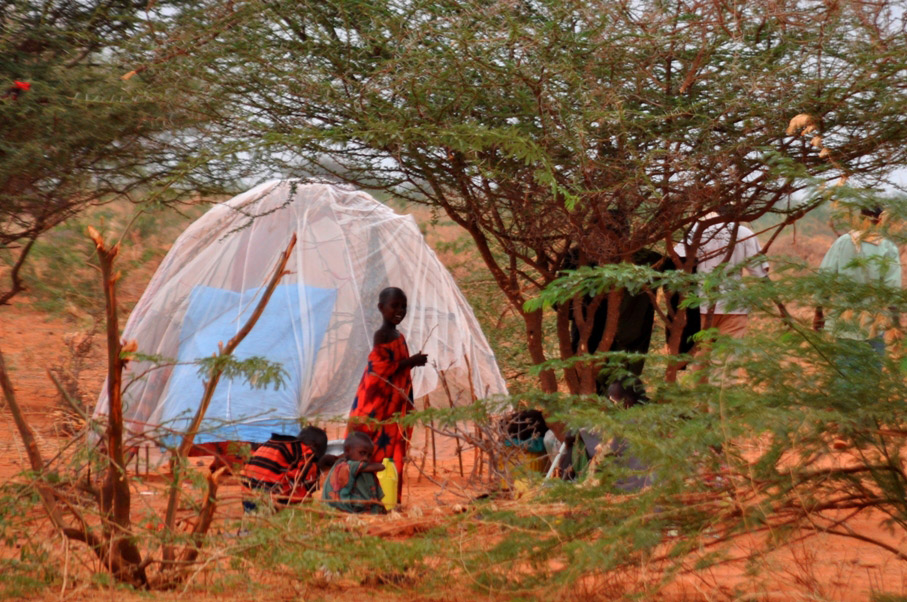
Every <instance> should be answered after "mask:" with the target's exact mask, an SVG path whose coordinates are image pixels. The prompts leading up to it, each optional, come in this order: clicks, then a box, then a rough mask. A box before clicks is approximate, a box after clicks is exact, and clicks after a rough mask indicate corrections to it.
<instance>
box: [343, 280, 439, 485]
mask: <svg viewBox="0 0 907 602" xmlns="http://www.w3.org/2000/svg"><path fill="white" fill-rule="evenodd" d="M378 311H380V312H381V317H382V319H383V323H382V324H381V328H379V329H378V330H377V331H375V337H374V346H373V347H372V350H371V352H370V353H369V354H368V365H367V366H366V367H365V373H364V374H363V375H362V380H361V381H359V388H358V389H357V390H356V397H355V398H354V399H353V407H352V409H351V410H350V422H349V425H348V427H347V434H349V433H351V432H354V431H358V432H361V433H365V434H366V435H368V437H369V438H370V439H371V440H372V442H373V443H374V446H375V447H374V452H373V453H372V457H371V461H372V462H375V463H380V462H381V461H382V460H383V459H384V458H390V459H391V460H393V462H394V467H395V468H396V469H397V473H398V479H397V499H398V500H400V499H401V496H402V493H403V459H404V458H405V457H406V442H407V440H408V439H409V436H410V434H411V431H412V429H407V428H405V427H403V426H402V425H400V424H398V423H397V422H393V420H394V419H395V418H402V417H403V416H406V414H407V413H408V412H409V411H410V410H412V409H413V407H414V406H413V379H412V376H411V374H410V371H411V370H412V369H413V368H416V367H419V366H424V365H425V364H426V362H427V361H428V356H427V355H425V354H424V353H421V352H420V353H416V354H415V355H410V354H409V348H408V347H407V346H406V339H405V338H404V337H403V334H402V333H401V332H399V331H398V330H397V325H398V324H400V322H402V321H403V318H405V317H406V294H405V293H404V292H403V291H402V290H400V289H399V288H396V287H388V288H386V289H384V290H382V291H381V293H380V294H379V295H378Z"/></svg>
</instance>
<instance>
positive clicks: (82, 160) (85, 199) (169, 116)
mask: <svg viewBox="0 0 907 602" xmlns="http://www.w3.org/2000/svg"><path fill="white" fill-rule="evenodd" d="M193 5H194V3H186V2H182V1H180V0H172V1H171V0H166V1H164V2H157V3H151V6H149V4H148V3H147V2H144V1H136V0H92V1H90V2H81V1H74V0H44V1H35V0H13V1H12V2H5V3H3V5H2V6H0V95H2V98H0V250H2V251H7V252H8V257H9V261H10V263H11V265H12V266H13V267H12V270H11V283H10V287H9V288H8V289H7V290H6V292H5V293H3V294H0V303H3V302H5V301H7V300H8V299H9V298H10V297H12V296H13V295H15V294H16V293H17V292H19V291H20V290H21V289H22V288H23V286H24V285H23V283H22V281H21V278H20V276H19V269H20V268H21V266H22V262H23V261H24V260H25V258H26V256H27V255H28V251H29V249H30V248H31V244H32V243H33V242H34V240H35V239H36V238H37V237H39V236H40V235H41V234H42V233H43V232H46V231H47V230H49V229H50V228H52V227H54V226H55V225H57V224H58V223H60V222H62V221H63V220H66V219H67V218H69V217H71V216H73V215H75V214H77V213H79V212H80V211H82V210H83V209H85V208H86V207H87V206H90V205H92V204H98V203H103V202H107V201H110V200H112V199H114V198H122V197H126V198H129V199H130V200H139V199H142V200H145V201H150V200H153V201H155V202H159V203H168V202H172V201H174V200H176V199H180V198H185V197H186V196H187V195H190V194H192V195H196V194H204V193H205V192H210V191H212V190H217V189H219V185H218V179H220V178H222V177H223V176H224V175H225V174H226V171H225V170H222V169H220V168H221V167H223V166H222V165H220V162H219V160H217V159H216V158H214V157H211V156H208V155H206V154H205V153H204V152H203V150H202V152H200V149H199V148H198V146H197V141H198V139H199V137H200V136H201V135H202V132H201V129H200V128H201V127H202V125H203V123H204V121H205V120H206V119H207V117H206V116H205V114H204V112H202V111H200V110H199V107H198V106H197V105H196V103H197V102H198V99H197V98H195V97H193V95H192V94H191V88H190V87H189V86H188V85H187V83H186V82H185V81H184V80H183V79H181V78H179V77H174V78H170V79H167V77H166V76H167V74H166V73H155V74H152V73H150V72H148V71H147V70H146V71H143V72H142V73H141V74H138V75H137V76H136V77H126V78H123V77H121V76H124V75H126V74H127V73H128V72H129V71H130V69H132V68H133V67H132V65H137V64H142V62H143V61H145V60H148V61H152V60H153V59H154V53H155V51H156V50H159V49H158V48H156V47H155V46H154V45H153V44H147V43H144V40H145V37H144V36H145V34H147V33H148V32H150V35H152V36H154V35H163V36H165V37H166V36H167V35H169V32H170V31H171V30H172V28H173V27H175V26H176V25H177V24H185V23H186V22H187V21H189V20H191V19H192V18H193V17H192V15H193V10H194V9H192V8H191V7H192V6H193ZM139 36H141V40H142V42H143V44H144V45H140V44H138V43H137V42H138V41H139ZM17 82H18V83H17ZM3 91H5V94H4V93H3ZM212 109H213V106H212V105H211V103H210V102H208V103H206V110H208V111H210V110H212ZM215 173H217V174H218V175H217V176H216V177H215V176H214V174H215Z"/></svg>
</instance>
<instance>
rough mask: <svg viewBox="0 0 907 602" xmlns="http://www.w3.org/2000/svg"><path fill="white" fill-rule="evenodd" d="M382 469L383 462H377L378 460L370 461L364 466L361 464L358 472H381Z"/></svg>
mask: <svg viewBox="0 0 907 602" xmlns="http://www.w3.org/2000/svg"><path fill="white" fill-rule="evenodd" d="M382 470H384V464H379V463H378V462H370V463H368V464H366V465H365V466H362V467H361V468H360V469H359V472H381V471H382Z"/></svg>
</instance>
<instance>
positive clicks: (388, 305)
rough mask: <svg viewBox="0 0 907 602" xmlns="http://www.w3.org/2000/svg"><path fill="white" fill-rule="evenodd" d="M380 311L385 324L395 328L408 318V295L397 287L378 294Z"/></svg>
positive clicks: (390, 287) (391, 287) (388, 288)
mask: <svg viewBox="0 0 907 602" xmlns="http://www.w3.org/2000/svg"><path fill="white" fill-rule="evenodd" d="M378 311H380V312H381V317H383V318H384V321H385V322H390V323H392V324H394V325H395V326H396V325H397V324H399V323H400V322H402V321H403V318H405V317H406V293H404V292H403V291H402V290H401V289H399V288H397V287H396V286H389V287H387V288H386V289H384V290H382V291H381V292H380V293H379V294H378Z"/></svg>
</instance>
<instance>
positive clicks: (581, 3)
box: [160, 0, 907, 391]
mask: <svg viewBox="0 0 907 602" xmlns="http://www.w3.org/2000/svg"><path fill="white" fill-rule="evenodd" d="M893 4H894V3H890V2H879V3H874V4H873V5H872V6H868V5H866V4H865V3H862V2H811V1H803V0H800V1H787V2H731V3H714V2H706V1H704V0H701V1H700V0H672V1H648V2H630V1H624V2H614V3H601V2H589V1H588V0H568V1H566V2H565V1H561V0H558V1H542V0H524V1H518V2H506V3H505V2H487V1H482V0H462V1H458V2H443V3H438V2H435V1H433V0H414V1H411V2H393V1H389V0H385V1H376V2H368V3H363V2H358V1H354V0H329V1H326V2H323V1H320V0H319V1H318V2H305V1H303V2H297V1H295V0H294V1H292V2H290V1H280V0H268V1H264V0H250V1H248V2H241V3H234V4H233V7H234V10H235V11H236V14H237V15H239V18H238V19H237V20H235V21H232V22H231V25H230V27H222V28H220V29H218V30H217V31H216V39H214V40H213V41H212V42H211V43H210V44H207V45H205V46H204V47H203V48H201V49H200V50H199V51H198V52H196V53H194V54H193V55H192V56H187V57H180V60H175V61H170V62H167V63H164V64H162V65H160V69H161V70H167V69H177V70H188V69H190V68H191V70H192V72H193V73H194V74H195V75H196V77H198V78H199V79H201V80H205V81H206V82H207V86H208V90H209V92H210V93H211V94H213V95H216V96H217V97H218V98H221V99H224V98H226V99H228V102H229V103H231V104H233V105H235V106H236V107H241V109H242V110H241V112H242V113H243V114H244V115H245V117H244V118H243V119H242V121H240V122H237V121H236V120H233V119H227V120H224V121H223V122H222V123H223V126H224V130H223V135H224V140H226V141H231V142H232V141H234V140H235V139H236V137H237V136H242V137H243V139H244V140H245V142H246V144H247V147H248V150H249V152H250V153H254V156H255V158H256V161H257V162H258V163H259V164H261V165H270V166H272V167H273V168H276V169H279V170H281V171H283V172H284V173H287V174H306V173H328V174H332V175H334V176H336V177H338V178H340V179H342V180H344V181H347V182H350V183H353V184H355V185H358V186H363V187H368V188H377V189H382V190H385V191H389V192H392V193H393V194H395V195H398V196H401V197H403V198H405V199H407V200H409V201H411V202H414V203H421V204H425V205H428V206H431V207H433V208H436V209H438V210H441V211H443V212H444V213H445V214H446V215H447V216H449V217H450V218H451V219H452V220H453V221H454V222H456V223H457V224H459V225H460V226H462V227H463V228H464V229H465V230H466V231H468V232H469V234H470V235H471V237H472V238H473V240H474V241H475V244H476V248H477V249H478V252H479V253H480V254H481V256H482V258H483V260H484V262H485V264H486V265H487V267H488V269H489V271H490V272H491V274H492V275H493V277H494V279H495V282H496V283H497V285H498V286H499V287H500V289H501V290H502V291H503V292H504V293H505V294H506V296H507V299H508V300H509V302H510V303H511V304H512V306H513V308H514V309H515V311H516V312H518V313H519V314H520V316H521V317H522V319H523V321H524V324H525V333H526V343H527V346H528V350H529V352H530V354H531V357H532V359H533V361H534V362H537V363H541V362H543V361H544V360H545V359H547V358H548V356H549V354H550V353H551V349H552V348H555V349H557V353H559V354H560V356H561V357H569V356H571V355H572V354H573V353H574V351H573V347H572V345H571V343H572V342H571V334H570V323H569V321H570V318H571V313H572V318H573V319H574V320H575V322H576V323H577V325H578V326H579V332H580V336H579V339H580V340H579V344H578V352H579V353H583V352H586V351H588V337H589V332H590V329H591V323H589V322H590V320H584V319H583V312H581V311H580V305H581V300H580V299H576V300H574V302H573V303H569V304H563V305H561V306H560V307H559V309H558V311H557V316H556V318H555V319H556V321H557V328H556V332H557V344H556V346H553V345H551V343H550V341H547V340H546V336H545V332H546V328H545V323H546V320H549V319H551V314H546V313H544V312H543V311H541V310H532V311H530V310H527V309H526V308H525V302H526V301H527V299H529V298H531V297H533V296H534V295H536V294H537V293H538V292H539V291H541V290H543V289H544V288H545V287H546V286H547V285H548V284H549V283H551V282H552V281H553V280H554V279H555V278H556V277H557V276H558V274H559V273H560V272H561V271H562V269H563V268H564V267H565V265H568V264H571V265H575V264H576V263H579V264H592V263H596V264H609V263H618V262H624V261H633V259H634V254H636V253H637V252H639V251H640V250H641V249H647V248H648V249H656V250H660V252H661V253H662V254H663V255H666V256H672V255H673V251H672V246H673V245H672V243H673V242H674V241H677V240H680V239H682V238H683V235H684V233H685V232H686V231H688V230H689V228H690V226H691V225H692V224H693V223H695V222H697V221H701V220H702V219H703V217H704V216H706V215H708V214H709V213H710V212H711V211H713V210H714V209H716V208H719V207H724V208H725V209H728V208H729V209H730V211H726V212H725V215H726V217H722V218H713V219H711V220H709V219H706V220H705V221H704V223H705V224H706V225H708V224H710V223H717V222H718V221H719V220H726V219H729V218H728V217H727V216H728V215H729V216H730V218H731V219H733V220H738V221H740V220H743V221H745V220H753V219H756V218H758V217H760V216H763V215H765V214H767V213H781V214H783V215H782V216H781V217H782V218H783V219H781V220H779V221H780V223H781V226H779V228H780V227H783V226H784V225H786V224H789V223H790V222H791V221H793V220H795V219H797V217H799V216H802V215H803V214H804V213H806V212H807V211H809V210H810V209H812V208H814V207H815V206H817V205H818V204H819V203H821V202H822V199H823V196H822V195H821V194H817V193H816V192H815V191H814V190H813V191H812V192H809V191H810V186H811V185H812V184H814V183H815V182H816V178H817V179H818V181H820V182H822V181H824V182H830V181H832V180H836V179H840V178H841V177H849V178H854V179H855V180H859V181H860V183H861V184H863V185H872V184H876V183H878V182H879V181H881V180H882V179H884V177H885V175H886V173H887V171H888V170H889V169H890V168H891V166H892V165H896V164H900V163H903V162H904V159H905V155H904V153H905V146H904V144H903V142H904V138H905V136H907V128H905V127H904V124H903V109H904V106H905V102H904V100H905V91H907V86H905V84H907V81H905V78H907V71H905V70H904V57H905V56H907V52H905V50H907V49H905V44H907V36H904V35H903V33H904V23H903V19H902V15H899V13H898V12H897V11H894V10H893V7H892V5H893ZM209 31H210V29H209ZM798 114H799V115H801V117H800V118H799V120H798V121H796V122H795V123H794V124H793V125H794V126H795V127H793V128H791V129H789V128H788V124H789V120H790V118H791V117H793V116H795V115H798ZM803 133H806V134H808V135H806V136H803V135H801V134H803ZM806 176H812V179H811V178H807V177H806ZM804 191H806V192H808V194H806V195H805V197H804V199H805V200H804V201H803V203H802V204H800V205H798V206H796V207H795V208H793V209H790V208H789V207H790V203H783V204H781V203H779V201H782V200H788V199H789V198H790V197H791V196H792V195H796V194H798V193H803V192H804ZM696 244H697V243H696V241H694V242H693V246H694V247H695V246H696ZM690 251H691V253H690V254H695V248H693V249H690ZM672 258H673V259H674V260H675V261H676V260H678V257H676V256H673V257H672ZM683 265H684V268H685V269H686V270H690V269H691V267H692V263H691V261H687V262H686V263H685V264H683ZM649 292H650V293H651V294H654V293H652V291H649ZM621 295H622V292H621V290H620V289H619V288H618V289H615V290H613V291H611V292H608V293H605V294H603V295H599V296H598V297H597V298H596V299H593V301H592V303H593V309H594V305H595V304H597V303H600V302H602V300H603V299H605V298H608V301H609V305H608V307H609V319H608V328H607V329H606V331H605V335H604V340H603V341H602V344H601V346H600V347H599V349H600V350H601V349H607V348H608V347H609V345H610V343H611V341H612V339H613V336H614V333H615V330H616V326H617V319H618V310H617V307H618V305H619V303H618V302H619V300H620V298H621ZM660 313H661V314H662V318H663V319H664V320H665V321H666V322H668V323H673V324H674V326H675V328H673V329H672V333H673V334H672V337H671V343H672V348H673V349H674V350H676V349H677V347H678V345H679V336H680V335H679V328H676V326H679V325H681V324H682V320H683V313H684V312H676V315H675V313H673V312H671V311H670V310H660ZM548 330H549V331H550V330H551V329H548ZM590 374H591V371H589V370H588V365H587V370H586V375H585V377H584V378H583V377H582V376H581V375H579V374H578V373H575V372H574V373H573V376H572V378H571V374H570V371H569V370H568V373H567V376H568V379H567V381H568V384H569V385H570V388H571V389H572V390H574V391H578V390H585V391H589V390H590V387H591V386H593V385H592V379H591V378H590ZM541 384H542V388H543V389H544V390H546V391H553V390H556V388H557V381H556V377H555V374H554V372H553V371H550V370H549V371H544V372H542V375H541Z"/></svg>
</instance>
